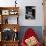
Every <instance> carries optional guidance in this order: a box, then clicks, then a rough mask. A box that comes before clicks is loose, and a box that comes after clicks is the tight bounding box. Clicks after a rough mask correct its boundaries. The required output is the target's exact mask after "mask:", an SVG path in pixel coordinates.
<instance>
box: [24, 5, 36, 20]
mask: <svg viewBox="0 0 46 46" xmlns="http://www.w3.org/2000/svg"><path fill="white" fill-rule="evenodd" d="M25 9H26V15H25V19H35V6H26V7H25Z"/></svg>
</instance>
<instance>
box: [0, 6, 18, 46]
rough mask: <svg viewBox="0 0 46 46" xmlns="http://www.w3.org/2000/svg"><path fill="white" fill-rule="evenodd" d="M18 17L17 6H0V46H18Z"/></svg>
mask: <svg viewBox="0 0 46 46" xmlns="http://www.w3.org/2000/svg"><path fill="white" fill-rule="evenodd" d="M18 18H19V7H0V32H1V34H0V35H1V38H0V39H1V41H0V46H18V42H19V39H17V38H18V36H17V35H18V31H19V24H18ZM11 32H12V34H11ZM5 33H6V34H5ZM5 35H7V36H5ZM2 36H3V37H2ZM10 37H11V39H9V38H10ZM16 37H17V38H16Z"/></svg>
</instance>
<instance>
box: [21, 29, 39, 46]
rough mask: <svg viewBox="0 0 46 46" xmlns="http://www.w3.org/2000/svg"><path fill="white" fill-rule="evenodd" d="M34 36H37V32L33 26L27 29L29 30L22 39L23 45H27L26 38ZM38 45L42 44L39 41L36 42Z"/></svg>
mask: <svg viewBox="0 0 46 46" xmlns="http://www.w3.org/2000/svg"><path fill="white" fill-rule="evenodd" d="M32 36H35V37H36V33H35V32H34V31H33V30H32V29H31V28H29V29H27V31H26V32H25V35H24V37H23V39H22V43H21V45H22V46H26V43H25V39H28V38H29V37H32ZM36 46H40V44H39V43H38V44H36Z"/></svg>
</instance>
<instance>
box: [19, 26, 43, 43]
mask: <svg viewBox="0 0 46 46" xmlns="http://www.w3.org/2000/svg"><path fill="white" fill-rule="evenodd" d="M28 28H32V29H33V30H34V32H36V34H37V37H38V39H39V41H40V42H41V43H43V33H42V32H43V30H42V26H21V27H20V32H19V39H20V42H21V40H22V38H23V36H24V33H25V31H26V30H27V29H28Z"/></svg>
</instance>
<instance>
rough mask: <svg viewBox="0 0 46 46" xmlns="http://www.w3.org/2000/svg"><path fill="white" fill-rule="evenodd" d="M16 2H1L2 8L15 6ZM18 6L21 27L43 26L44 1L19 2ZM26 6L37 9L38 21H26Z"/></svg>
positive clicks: (0, 0)
mask: <svg viewBox="0 0 46 46" xmlns="http://www.w3.org/2000/svg"><path fill="white" fill-rule="evenodd" d="M14 1H15V0H9V1H8V0H0V6H1V7H4V6H5V7H7V6H8V7H9V6H15V3H14ZM17 3H18V4H17V6H19V8H20V9H19V15H20V16H19V24H20V26H43V6H42V0H21V1H20V0H17ZM25 6H35V7H36V19H35V20H26V19H25Z"/></svg>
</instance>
